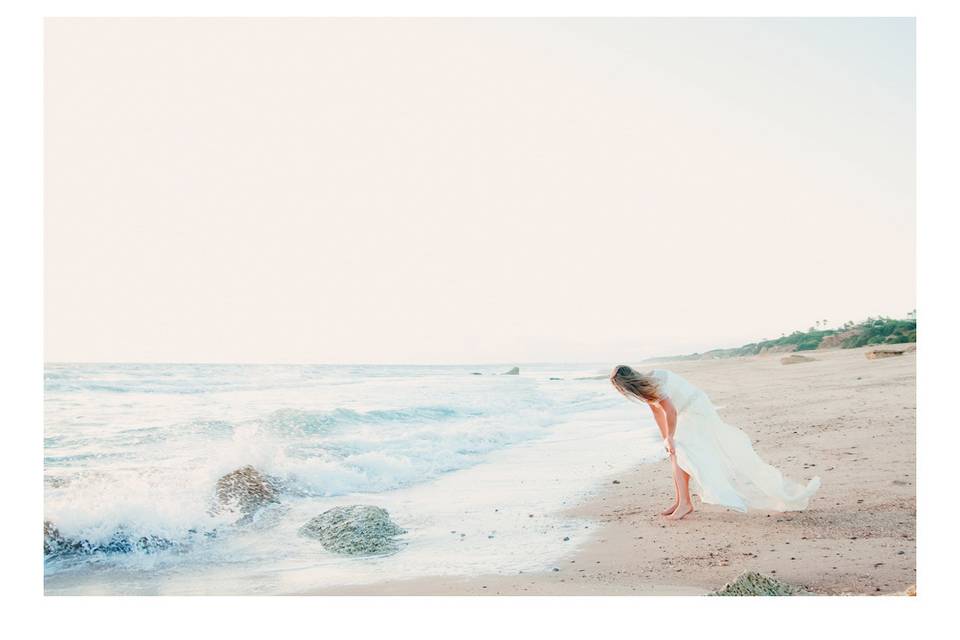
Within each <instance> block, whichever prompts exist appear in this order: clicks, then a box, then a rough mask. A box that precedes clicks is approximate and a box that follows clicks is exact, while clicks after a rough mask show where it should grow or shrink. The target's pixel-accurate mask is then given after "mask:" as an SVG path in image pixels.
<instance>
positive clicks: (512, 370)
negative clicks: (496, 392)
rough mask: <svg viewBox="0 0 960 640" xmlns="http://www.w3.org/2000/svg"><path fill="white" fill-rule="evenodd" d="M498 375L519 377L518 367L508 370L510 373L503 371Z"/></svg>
mask: <svg viewBox="0 0 960 640" xmlns="http://www.w3.org/2000/svg"><path fill="white" fill-rule="evenodd" d="M500 375H502V376H518V375H520V367H514V368H513V369H510V371H504V372H503V373H501V374H500Z"/></svg>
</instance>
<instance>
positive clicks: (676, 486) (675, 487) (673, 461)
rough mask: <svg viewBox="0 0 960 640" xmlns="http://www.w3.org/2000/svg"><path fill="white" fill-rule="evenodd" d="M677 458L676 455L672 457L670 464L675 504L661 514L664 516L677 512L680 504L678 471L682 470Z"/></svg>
mask: <svg viewBox="0 0 960 640" xmlns="http://www.w3.org/2000/svg"><path fill="white" fill-rule="evenodd" d="M676 458H677V457H676V454H674V455H671V456H670V464H671V465H672V467H673V504H672V505H670V506H669V507H667V508H666V509H664V510H663V511H661V512H660V515H662V516H668V515H670V514H671V513H673V512H674V511H676V510H677V505H679V504H680V480H679V478H677V471H679V470H680V467H678V466H677V459H676Z"/></svg>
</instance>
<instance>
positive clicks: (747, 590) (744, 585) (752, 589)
mask: <svg viewBox="0 0 960 640" xmlns="http://www.w3.org/2000/svg"><path fill="white" fill-rule="evenodd" d="M802 592H803V589H801V588H800V587H795V586H793V585H791V584H787V583H786V582H780V581H779V580H777V579H776V578H769V577H767V576H765V575H762V574H759V573H756V572H754V571H748V572H746V573H742V574H740V576H739V577H738V578H737V579H736V580H734V581H733V582H731V583H729V584H727V585H724V587H723V588H722V589H720V590H719V591H714V592H713V593H711V594H710V595H712V596H795V595H799V594H800V593H802Z"/></svg>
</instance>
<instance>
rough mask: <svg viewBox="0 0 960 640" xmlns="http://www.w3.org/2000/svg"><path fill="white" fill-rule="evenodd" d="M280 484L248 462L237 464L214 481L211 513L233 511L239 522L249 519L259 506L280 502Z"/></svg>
mask: <svg viewBox="0 0 960 640" xmlns="http://www.w3.org/2000/svg"><path fill="white" fill-rule="evenodd" d="M279 494H280V490H279V483H278V482H277V480H275V479H273V478H270V477H269V476H266V475H264V474H262V473H260V472H259V471H257V470H256V469H254V468H253V467H251V466H250V465H247V466H244V467H240V468H239V469H237V470H235V471H231V472H230V473H228V474H227V475H225V476H223V477H222V478H220V479H219V480H217V488H216V500H215V502H214V505H213V507H212V508H211V510H210V511H211V513H212V514H214V515H216V514H219V513H224V512H234V513H237V514H239V515H240V520H239V521H240V522H245V521H248V520H250V519H251V518H252V517H253V515H254V514H255V513H256V512H257V511H259V510H260V509H261V508H263V507H265V506H267V505H270V504H276V503H278V502H280V499H279Z"/></svg>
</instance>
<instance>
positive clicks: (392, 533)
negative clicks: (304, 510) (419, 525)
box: [300, 504, 406, 556]
mask: <svg viewBox="0 0 960 640" xmlns="http://www.w3.org/2000/svg"><path fill="white" fill-rule="evenodd" d="M404 533H406V531H405V530H403V529H401V528H400V527H398V526H397V525H396V524H394V522H393V521H392V520H391V519H390V514H389V513H388V512H387V510H386V509H382V508H380V507H373V506H370V505H363V504H357V505H350V506H347V507H334V508H332V509H328V510H326V511H324V512H323V513H321V514H320V515H319V516H317V517H315V518H311V519H310V521H309V522H307V523H306V524H305V525H303V526H302V527H300V535H302V536H306V537H308V538H313V539H315V540H319V541H320V544H321V545H323V548H324V549H326V550H327V551H330V552H332V553H340V554H343V555H350V556H367V555H382V554H387V553H393V552H395V551H397V550H398V549H399V544H398V542H397V540H396V539H395V538H396V536H399V535H401V534H404Z"/></svg>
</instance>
